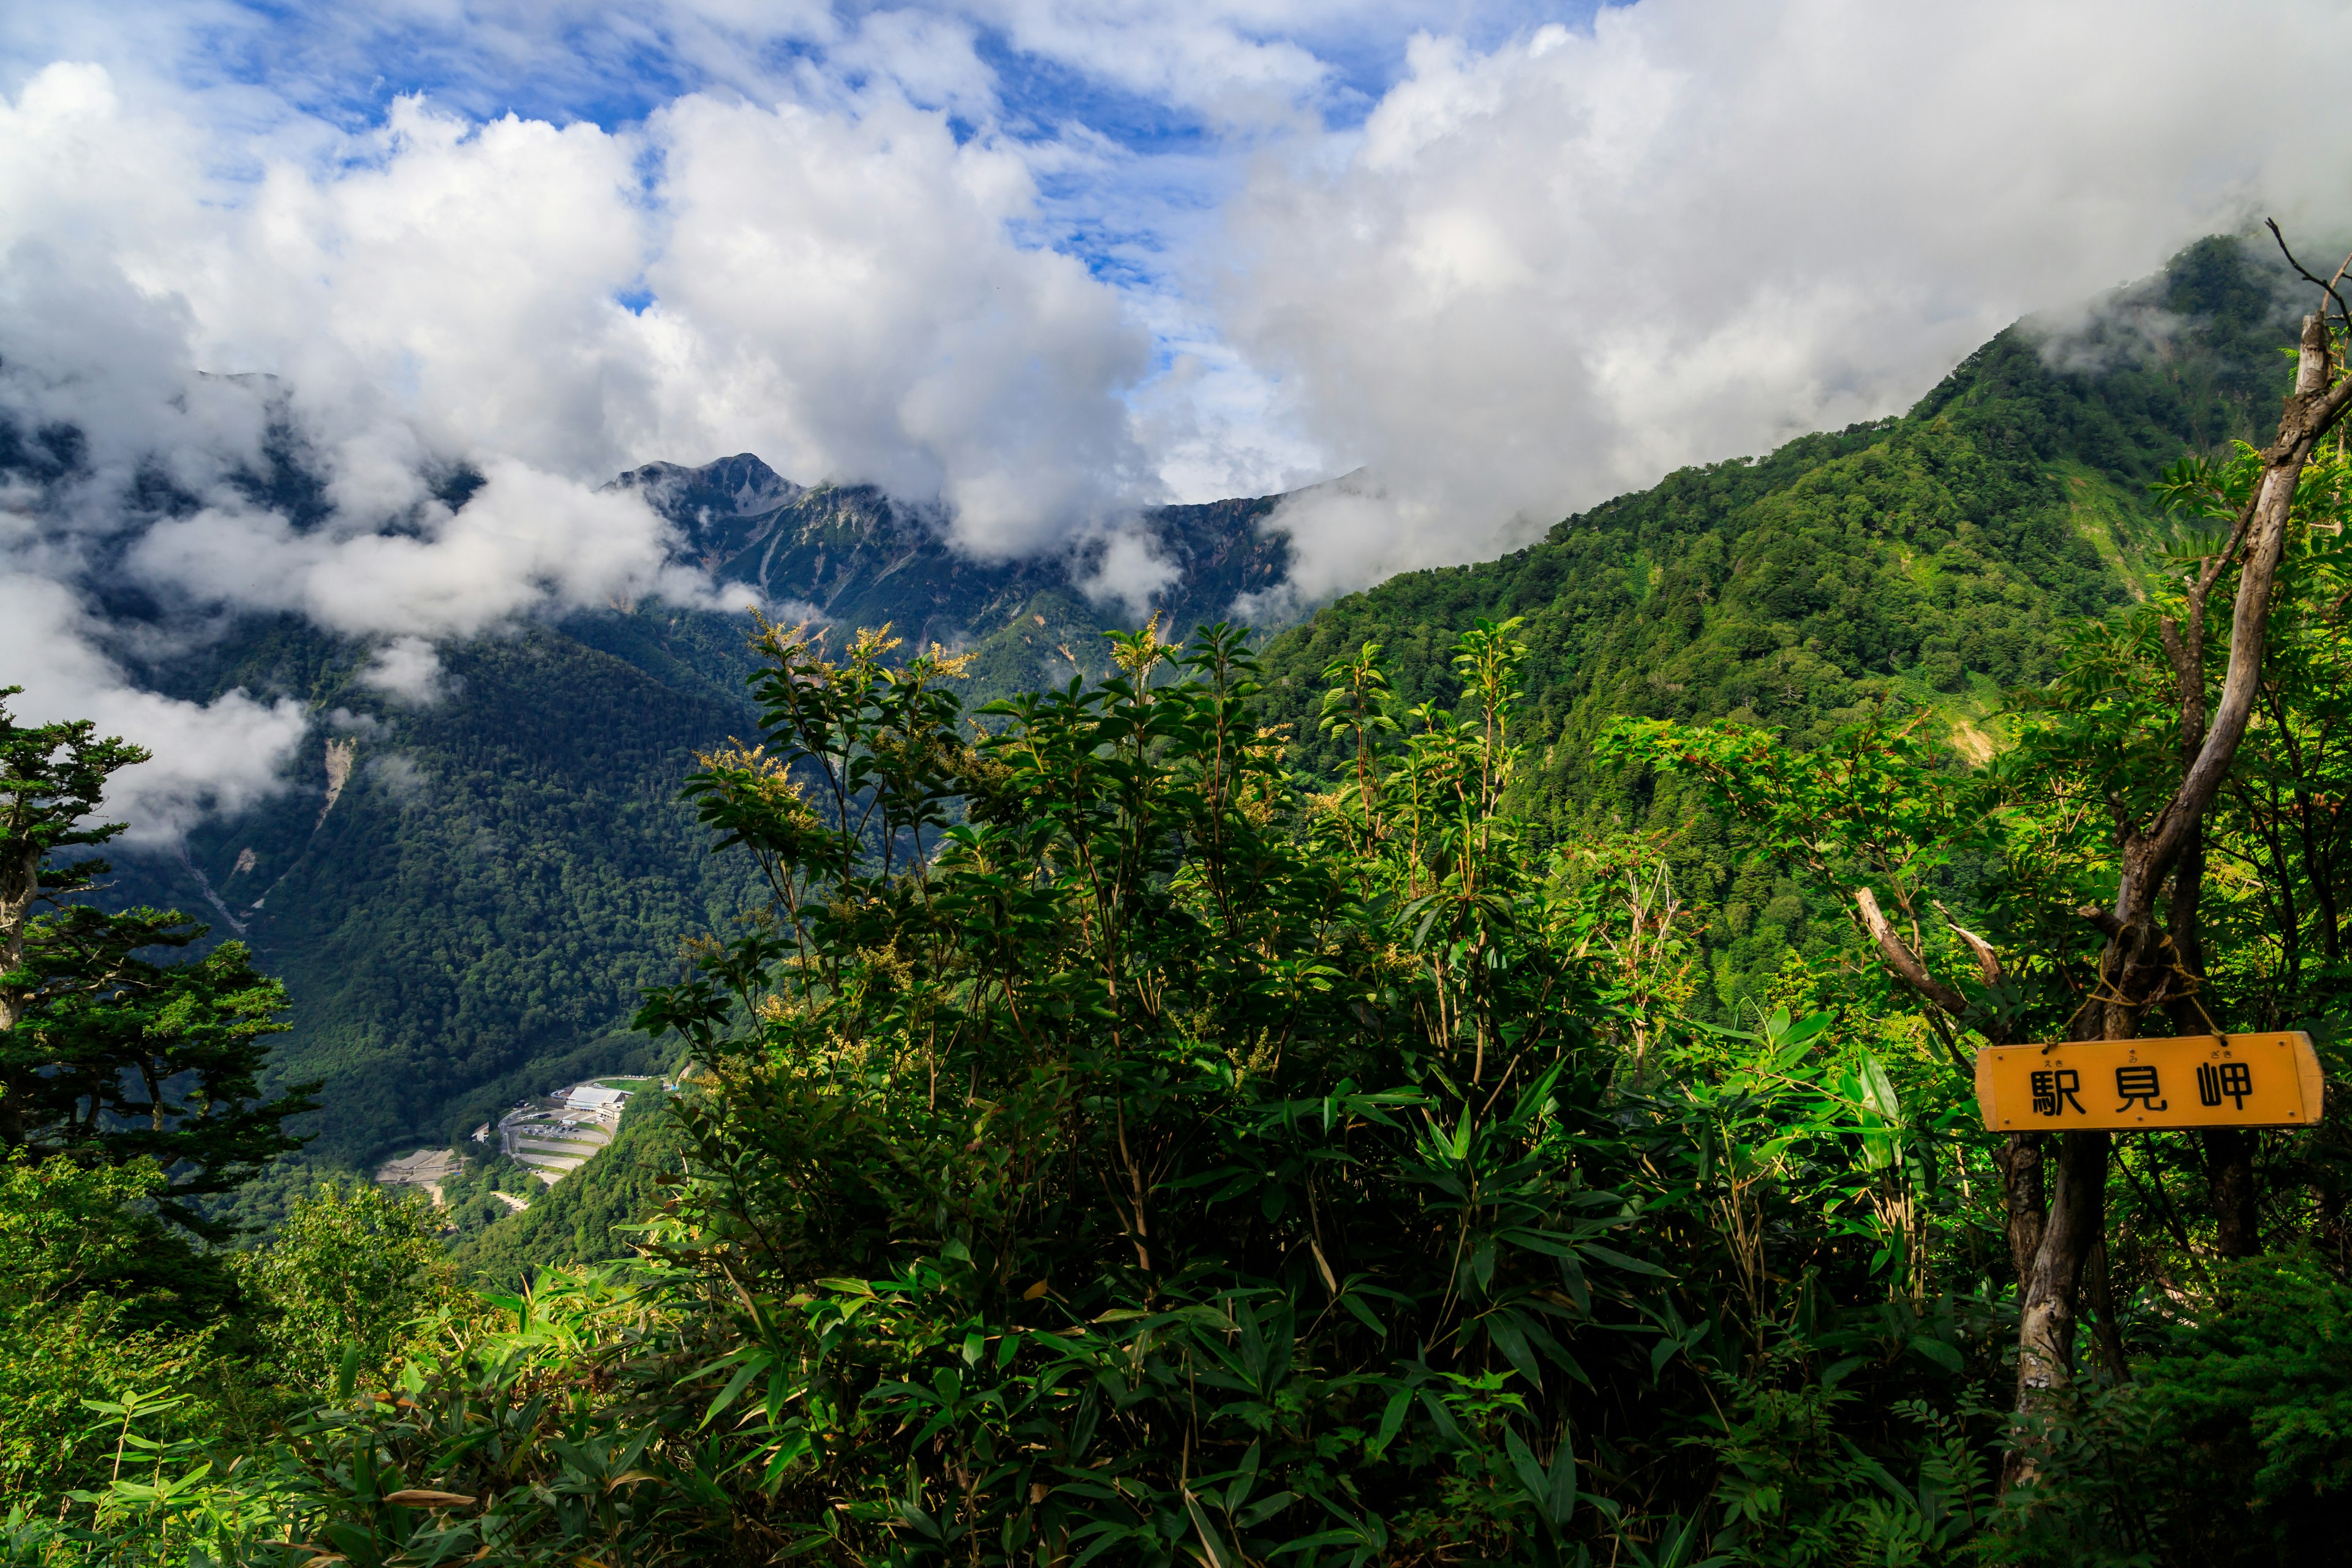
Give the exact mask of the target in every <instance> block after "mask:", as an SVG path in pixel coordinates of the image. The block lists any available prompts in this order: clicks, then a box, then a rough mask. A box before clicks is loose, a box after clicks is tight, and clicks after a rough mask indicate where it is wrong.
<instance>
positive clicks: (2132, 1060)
mask: <svg viewBox="0 0 2352 1568" xmlns="http://www.w3.org/2000/svg"><path fill="white" fill-rule="evenodd" d="M2320 1089H2321V1080H2320V1073H2319V1054H2318V1053H2317V1052H2316V1051H2314V1050H2313V1049H2312V1048H2311V1037H2310V1036H2309V1035H2305V1034H2303V1033H2300V1032H2296V1033H2293V1034H2279V1035H2190V1036H2189V1037H2185V1038H2177V1039H2168V1040H2074V1041H2065V1042H2062V1043H2060V1044H2057V1045H2052V1046H1994V1047H1990V1048H1988V1049H1985V1050H1981V1051H1979V1052H1978V1053H1977V1105H1978V1107H1979V1109H1980V1110H1982V1111H1983V1112H1984V1123H1985V1125H1986V1126H1987V1127H1989V1128H1990V1129H1992V1130H1993V1131H1996V1132H2052V1131H2070V1130H2074V1131H2084V1130H2096V1129H2102V1128H2104V1129H2105V1130H2107V1131H2123V1132H2156V1131H2165V1130H2167V1129H2170V1128H2178V1127H2308V1126H2310V1125H2311V1124H2312V1123H2313V1122H2315V1121H2318V1120H2319V1109H2320V1103H2319V1102H2320Z"/></svg>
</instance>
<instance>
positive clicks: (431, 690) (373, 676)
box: [336, 637, 442, 712]
mask: <svg viewBox="0 0 2352 1568" xmlns="http://www.w3.org/2000/svg"><path fill="white" fill-rule="evenodd" d="M441 675H442V670H441V656H440V655H439V654H437V653H436V652H434V651H433V645H432V644H431V643H429V642H427V641H425V639H424V638H423V637H394V638H393V639H392V640H391V641H390V642H388V643H386V644H384V645H383V647H380V648H378V649H376V650H375V654H374V656H373V658H370V659H369V660H368V662H367V668H364V669H362V670H361V671H360V677H359V679H360V684H361V685H362V686H373V687H374V688H375V689H377V690H378V691H382V692H384V693H386V694H388V695H390V696H392V697H394V698H395V699H397V700H400V701H403V702H405V703H407V704H408V705H409V706H411V707H412V708H427V707H430V706H432V705H433V704H434V703H436V702H438V701H439V700H441V689H442V688H441ZM336 711H338V712H341V709H338V710H336Z"/></svg>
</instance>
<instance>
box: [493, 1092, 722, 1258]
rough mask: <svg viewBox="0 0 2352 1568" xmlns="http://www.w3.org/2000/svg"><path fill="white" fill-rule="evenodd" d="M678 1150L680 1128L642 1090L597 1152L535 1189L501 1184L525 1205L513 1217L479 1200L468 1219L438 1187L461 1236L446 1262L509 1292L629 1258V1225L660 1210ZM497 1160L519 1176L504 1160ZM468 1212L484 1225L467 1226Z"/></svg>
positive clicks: (530, 1182) (658, 1099)
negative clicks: (552, 1275)
mask: <svg viewBox="0 0 2352 1568" xmlns="http://www.w3.org/2000/svg"><path fill="white" fill-rule="evenodd" d="M685 1152H686V1136H685V1133H684V1131H683V1130H682V1129H681V1128H680V1127H679V1125H678V1124H677V1121H676V1120H675V1119H674V1118H672V1117H671V1116H670V1115H669V1108H668V1106H667V1103H666V1101H665V1100H664V1099H663V1097H662V1096H661V1095H660V1094H659V1093H658V1092H653V1091H651V1086H648V1087H647V1089H646V1090H641V1091H640V1092H639V1093H637V1094H636V1095H635V1097H633V1098H632V1099H631V1100H630V1101H629V1103H628V1106H627V1109H626V1110H624V1111H623V1112H622V1115H621V1125H620V1128H619V1130H618V1131H615V1132H614V1135H613V1142H611V1143H609V1144H607V1145H606V1146H605V1148H604V1152H602V1153H600V1154H598V1155H597V1156H596V1157H595V1158H594V1159H593V1160H591V1161H589V1162H588V1163H586V1164H584V1165H583V1166H581V1167H580V1168H579V1169H578V1170H576V1171H574V1172H572V1173H571V1174H570V1175H568V1176H566V1177H564V1178H563V1180H562V1181H561V1182H558V1183H557V1184H555V1185H554V1186H552V1187H546V1186H542V1185H541V1183H540V1181H539V1178H537V1177H536V1176H529V1175H525V1176H523V1177H522V1179H521V1181H520V1182H512V1181H509V1182H501V1183H500V1184H499V1185H500V1187H501V1189H502V1190H504V1191H509V1192H513V1193H519V1194H522V1195H523V1196H525V1197H527V1198H528V1199H529V1200H530V1207H529V1208H528V1209H525V1210H524V1211H522V1212H521V1213H520V1214H517V1213H513V1212H511V1211H510V1210H509V1207H508V1205H504V1204H499V1203H498V1202H497V1200H495V1199H490V1198H488V1197H487V1196H480V1197H475V1198H474V1199H473V1202H474V1203H475V1204H476V1205H483V1206H480V1207H478V1208H477V1209H476V1210H475V1211H474V1213H473V1214H472V1215H469V1214H468V1213H467V1212H466V1205H467V1198H468V1195H469V1194H468V1193H467V1190H466V1189H465V1188H463V1187H455V1186H453V1187H451V1188H449V1189H446V1190H447V1191H448V1193H449V1205H450V1209H451V1211H452V1212H451V1215H450V1216H449V1218H450V1223H452V1224H455V1225H458V1226H461V1227H464V1228H465V1229H466V1230H467V1232H468V1234H467V1238H466V1239H465V1240H464V1241H462V1242H460V1243H459V1244H458V1245H457V1247H454V1248H453V1249H452V1252H451V1261H452V1262H453V1263H454V1264H455V1265H456V1266H457V1268H458V1269H459V1270H460V1271H461V1272H463V1273H464V1274H465V1275H467V1277H468V1278H473V1279H480V1280H482V1281H485V1282H488V1283H490V1284H494V1285H496V1286H498V1287H499V1288H500V1289H520V1287H521V1286H522V1285H523V1284H524V1283H525V1282H527V1281H528V1280H529V1279H530V1278H531V1276H532V1275H533V1274H534V1273H536V1272H537V1271H538V1270H539V1269H541V1268H547V1267H549V1266H551V1265H552V1266H562V1265H566V1264H580V1263H602V1262H607V1261H610V1260H612V1259H614V1258H628V1257H631V1256H633V1255H634V1253H635V1250H636V1247H635V1243H636V1241H637V1240H638V1236H637V1233H635V1231H633V1230H632V1229H631V1228H630V1227H631V1226H636V1225H639V1224H641V1223H642V1222H643V1221H644V1220H645V1219H646V1216H647V1215H651V1214H652V1213H653V1212H654V1211H655V1210H656V1209H658V1208H659V1207H661V1205H662V1201H663V1197H664V1194H663V1192H662V1189H661V1186H660V1183H661V1181H662V1180H663V1178H664V1177H675V1176H676V1175H677V1173H678V1172H679V1170H680V1169H681V1168H682V1167H683V1165H684V1155H685ZM501 1163H504V1164H506V1165H507V1168H508V1169H509V1170H512V1171H518V1172H519V1171H520V1167H517V1166H514V1165H512V1164H511V1163H507V1162H501ZM483 1174H484V1175H485V1176H488V1175H492V1174H495V1171H494V1170H493V1171H486V1172H485V1173H483ZM480 1179H482V1178H481V1177H477V1178H476V1180H480ZM491 1205H494V1206H491ZM476 1215H478V1216H479V1217H483V1218H487V1219H488V1221H489V1223H488V1225H486V1226H469V1225H467V1220H468V1219H469V1218H474V1217H475V1216H476Z"/></svg>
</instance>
